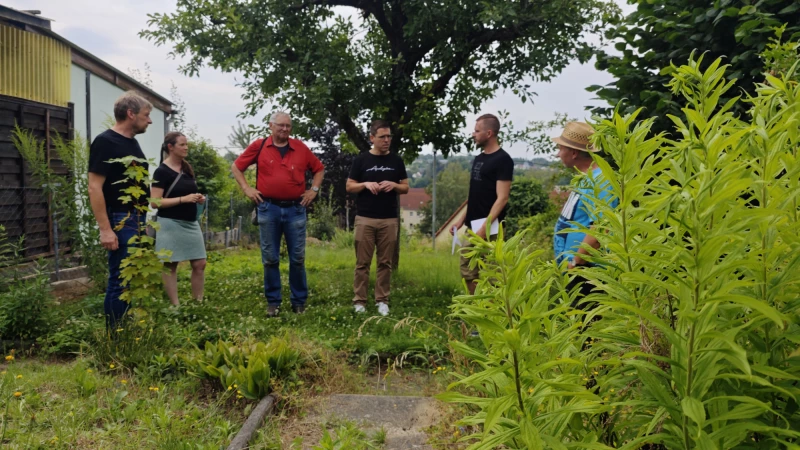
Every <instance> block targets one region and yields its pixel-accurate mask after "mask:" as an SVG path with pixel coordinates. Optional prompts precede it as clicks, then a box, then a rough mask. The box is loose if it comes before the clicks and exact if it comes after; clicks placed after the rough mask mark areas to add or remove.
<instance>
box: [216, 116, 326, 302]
mask: <svg viewBox="0 0 800 450" xmlns="http://www.w3.org/2000/svg"><path fill="white" fill-rule="evenodd" d="M269 129H270V131H271V133H272V134H271V136H270V137H268V138H263V139H256V140H255V141H254V142H253V143H252V144H250V145H249V146H248V147H247V149H245V151H244V153H242V154H241V155H240V156H239V157H238V158H237V159H236V161H235V162H234V163H233V165H232V166H231V171H232V172H233V177H234V178H235V179H236V181H237V182H238V183H239V187H241V188H242V191H244V194H245V195H246V196H247V197H248V198H250V200H253V201H254V202H255V203H256V205H258V206H257V210H258V229H259V235H260V238H261V262H262V263H263V264H264V296H265V297H266V298H267V316H268V317H277V316H278V313H279V309H280V306H281V273H280V269H279V263H280V248H281V236H285V237H286V248H287V250H288V252H289V289H290V291H291V293H292V294H291V297H292V298H291V302H292V311H294V312H295V313H298V314H299V313H302V312H303V311H305V308H306V300H307V299H308V283H307V282H306V267H305V255H306V207H307V206H308V205H310V204H311V202H312V201H314V198H315V197H316V196H317V193H318V192H319V187H320V185H321V184H322V178H323V177H324V175H325V170H324V169H325V168H324V167H323V166H322V163H321V162H320V161H319V159H318V158H317V157H316V156H315V155H314V153H312V152H311V150H309V149H308V147H307V146H306V145H305V144H303V143H302V142H301V141H299V140H297V139H292V138H290V137H289V133H290V132H291V131H292V118H291V117H290V116H289V114H286V113H284V112H277V113H275V114H273V115H272V117H270V120H269ZM253 164H255V165H256V187H255V188H252V187H250V186H249V185H248V184H247V180H245V177H244V174H243V172H244V171H245V170H246V169H247V168H248V167H250V166H251V165H253ZM307 170H310V171H311V172H313V173H314V179H313V181H312V182H311V189H309V190H306V171H307Z"/></svg>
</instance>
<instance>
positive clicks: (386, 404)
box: [307, 394, 439, 450]
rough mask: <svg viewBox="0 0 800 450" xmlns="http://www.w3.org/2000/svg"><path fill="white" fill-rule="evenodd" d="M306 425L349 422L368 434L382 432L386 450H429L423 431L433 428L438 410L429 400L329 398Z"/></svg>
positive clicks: (379, 396) (370, 396)
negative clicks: (384, 436) (383, 431)
mask: <svg viewBox="0 0 800 450" xmlns="http://www.w3.org/2000/svg"><path fill="white" fill-rule="evenodd" d="M320 405H321V406H320V407H319V408H318V409H317V411H315V412H314V413H313V414H311V415H310V416H309V417H308V418H307V421H314V422H316V423H324V422H326V421H332V420H336V419H339V420H348V421H352V422H355V423H357V424H359V426H360V427H361V429H362V430H364V431H365V432H366V433H367V434H373V433H375V432H376V431H378V430H380V429H381V428H383V429H384V430H385V431H386V442H385V445H384V447H383V448H384V449H385V450H408V449H418V450H432V449H433V447H431V446H429V445H428V444H427V441H428V436H427V434H425V431H424V430H425V429H426V428H428V427H431V426H433V425H436V423H437V421H438V418H439V409H438V407H437V404H436V400H434V399H432V398H429V397H399V396H381V395H344V394H342V395H332V396H330V397H329V398H328V399H327V401H322V402H320Z"/></svg>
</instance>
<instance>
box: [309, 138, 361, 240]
mask: <svg viewBox="0 0 800 450" xmlns="http://www.w3.org/2000/svg"><path fill="white" fill-rule="evenodd" d="M308 133H309V137H310V139H311V141H313V142H314V143H316V144H317V145H315V146H314V149H313V150H314V153H315V154H316V155H317V157H318V158H319V160H320V161H321V162H322V165H324V166H325V179H324V180H323V181H322V186H321V188H320V199H326V200H327V198H328V195H331V202H332V203H333V205H332V206H333V208H334V214H335V215H336V216H338V217H340V218H342V219H341V225H342V226H344V224H345V223H347V221H346V220H345V219H343V218H344V217H345V216H344V215H345V214H347V211H348V210H347V207H348V206H349V208H350V209H349V213H350V222H349V223H350V224H351V225H352V224H353V222H354V221H355V215H356V210H355V204H354V201H355V196H353V198H349V196H348V194H347V191H346V190H345V186H346V184H347V178H348V175H349V174H350V167H351V166H352V165H353V160H354V159H355V157H356V152H354V151H349V150H354V149H348V148H347V146H343V145H342V144H341V139H340V136H341V132H340V131H339V127H338V126H336V124H332V123H328V124H326V125H325V126H323V127H321V128H316V127H312V128H311V129H309V130H308ZM312 205H313V204H312ZM312 208H313V206H312ZM337 225H339V224H337Z"/></svg>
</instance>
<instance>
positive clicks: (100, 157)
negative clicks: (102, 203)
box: [89, 130, 150, 210]
mask: <svg viewBox="0 0 800 450" xmlns="http://www.w3.org/2000/svg"><path fill="white" fill-rule="evenodd" d="M126 156H135V157H137V158H142V159H144V158H145V156H144V153H143V152H142V148H141V147H140V146H139V142H137V141H136V139H133V138H127V137H125V136H123V135H121V134H119V133H117V132H116V131H114V130H106V131H104V132H102V133H100V134H99V135H98V136H97V137H96V138H94V142H92V146H91V147H90V148H89V172H92V173H96V174H98V175H104V176H105V177H106V181H105V182H104V183H103V197H105V200H106V207H107V208H110V209H114V210H132V209H133V206H132V205H131V204H130V203H128V204H127V205H125V204H123V203H122V202H121V201H120V199H119V198H120V197H121V196H123V195H127V194H123V193H122V190H123V189H126V188H128V187H130V186H131V185H132V184H134V183H133V182H128V183H118V184H115V183H116V182H117V181H120V180H123V179H124V178H125V175H124V174H125V170H126V169H127V167H125V165H123V164H121V163H110V162H108V161H109V160H111V159H117V158H124V157H126ZM133 164H139V163H137V162H134V163H133ZM142 165H143V166H144V168H145V169H148V167H149V166H148V164H147V163H143V164H142ZM141 188H142V189H144V191H145V193H146V195H144V196H142V197H141V198H140V199H139V204H141V205H146V204H147V203H148V198H149V197H150V186H146V185H143V186H141Z"/></svg>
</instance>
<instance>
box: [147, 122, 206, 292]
mask: <svg viewBox="0 0 800 450" xmlns="http://www.w3.org/2000/svg"><path fill="white" fill-rule="evenodd" d="M188 154H189V145H188V143H187V141H186V136H184V135H183V134H182V133H179V132H177V131H172V132H169V133H167V135H166V136H165V137H164V144H162V146H161V156H162V158H164V156H165V155H166V158H164V160H163V162H162V163H161V165H160V166H158V168H157V169H156V171H155V173H154V174H153V185H152V187H151V190H150V191H151V195H152V198H153V204H152V206H153V208H158V224H159V225H160V227H159V229H158V232H157V233H156V251H160V250H169V251H170V252H172V255H171V256H170V258H169V262H167V263H165V265H166V266H167V268H168V269H169V271H168V272H166V273H164V275H163V277H164V289H166V291H167V296H169V300H170V301H171V302H172V304H173V305H175V306H178V263H179V262H181V261H189V262H190V263H191V265H192V297H193V298H195V299H197V300H202V299H203V284H204V282H205V278H204V272H205V268H206V248H205V244H204V243H203V233H202V231H200V223H199V222H198V221H197V217H198V205H203V204H205V201H206V198H205V196H204V195H203V194H200V193H199V192H198V189H197V182H196V181H195V178H194V170H192V166H191V165H190V164H189V163H188V162H187V161H186V157H187V156H188ZM159 199H160V200H161V201H160V202H159V201H158V200H159Z"/></svg>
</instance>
